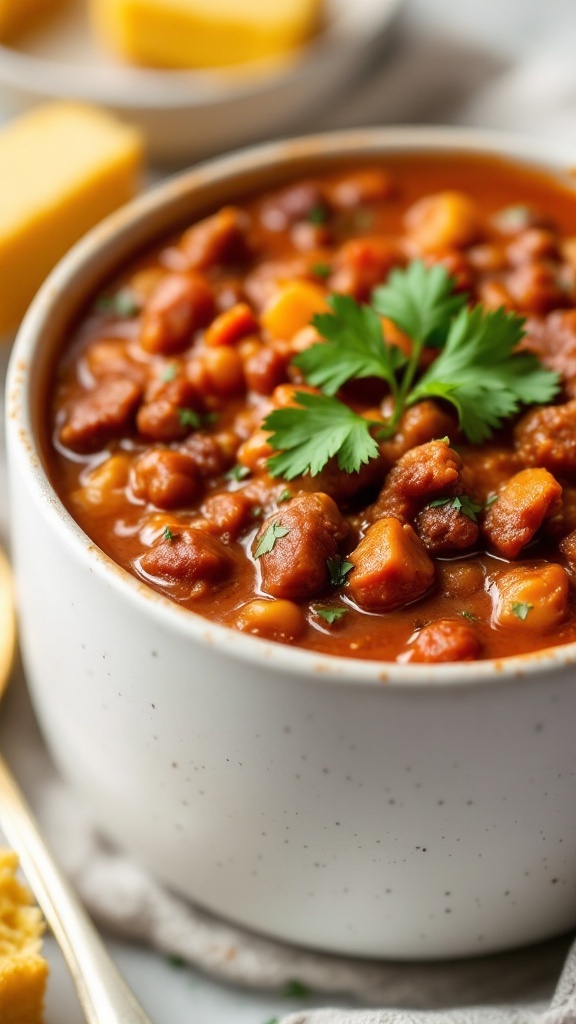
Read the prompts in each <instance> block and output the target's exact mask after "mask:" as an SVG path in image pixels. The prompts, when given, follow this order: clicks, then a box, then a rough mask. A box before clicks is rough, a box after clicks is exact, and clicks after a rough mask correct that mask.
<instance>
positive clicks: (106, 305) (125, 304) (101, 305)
mask: <svg viewBox="0 0 576 1024" xmlns="http://www.w3.org/2000/svg"><path fill="white" fill-rule="evenodd" d="M141 308H142V307H141V304H140V302H139V300H138V298H137V297H136V295H135V294H134V292H133V291H132V290H131V289H130V288H120V290H119V291H117V292H116V293H115V294H114V295H103V296H102V297H101V298H100V299H98V300H97V302H96V312H97V313H104V314H107V315H108V316H117V317H120V318H121V319H128V318H132V317H135V316H138V314H139V312H140V310H141Z"/></svg>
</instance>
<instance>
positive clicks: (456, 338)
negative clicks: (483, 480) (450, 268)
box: [407, 306, 560, 444]
mask: <svg viewBox="0 0 576 1024" xmlns="http://www.w3.org/2000/svg"><path fill="white" fill-rule="evenodd" d="M523 333H524V320H523V318H522V317H519V316H517V314H515V313H506V312H505V310H504V309H497V310H495V311H493V312H492V311H489V312H485V311H484V310H483V309H482V307H481V306H476V308H475V309H473V310H471V311H470V310H468V309H462V310H461V311H460V313H459V314H458V316H457V317H456V319H455V320H454V322H453V324H452V327H451V328H450V332H449V334H448V338H447V340H446V345H445V348H444V349H443V350H442V352H441V353H440V355H439V356H438V358H437V359H436V360H435V361H434V362H433V363H432V365H431V366H430V367H429V369H428V370H427V371H426V373H425V374H424V376H423V377H421V379H420V381H419V383H418V384H417V385H416V387H415V388H414V389H413V390H412V391H411V392H410V394H409V395H408V398H407V404H408V405H414V403H415V402H419V401H421V399H423V398H429V397H435V398H443V399H445V400H446V401H448V402H451V403H452V405H454V406H455V408H456V410H457V412H458V417H459V420H460V426H461V428H462V430H463V431H464V433H465V434H466V436H467V437H468V440H469V441H471V442H472V443H473V444H479V443H480V442H481V441H484V440H486V438H488V437H490V435H491V434H492V431H493V430H494V429H496V428H497V427H499V426H500V425H501V424H502V422H503V421H504V420H505V419H507V418H508V417H509V416H513V415H514V413H516V412H517V411H518V409H519V408H520V406H521V405H522V404H526V405H528V404H531V403H532V402H539V403H542V402H547V401H549V400H550V399H552V398H553V397H554V395H555V394H557V392H558V390H559V387H560V381H559V377H558V374H557V373H554V372H553V371H551V370H547V369H546V368H545V367H543V366H541V365H540V363H539V362H538V360H537V359H536V357H535V356H532V355H528V354H522V355H513V350H514V348H515V347H516V345H517V344H518V342H519V341H520V339H521V338H522V336H523Z"/></svg>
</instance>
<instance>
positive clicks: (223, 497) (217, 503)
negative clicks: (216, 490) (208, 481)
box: [202, 491, 253, 540]
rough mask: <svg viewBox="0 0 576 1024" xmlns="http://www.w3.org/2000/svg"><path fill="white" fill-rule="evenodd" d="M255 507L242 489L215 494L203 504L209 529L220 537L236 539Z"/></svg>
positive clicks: (203, 511)
mask: <svg viewBox="0 0 576 1024" xmlns="http://www.w3.org/2000/svg"><path fill="white" fill-rule="evenodd" d="M252 514H253V507H252V504H251V502H250V501H248V499H247V498H246V497H245V496H244V495H243V494H242V492H241V491H233V492H231V493H224V494H214V495H212V497H211V498H208V499H207V500H206V501H205V502H204V504H203V505H202V515H203V516H204V518H205V519H206V521H207V523H208V525H209V530H210V531H211V532H214V533H216V534H217V535H218V536H219V537H226V538H228V539H229V540H236V538H237V537H239V536H240V534H241V533H242V530H243V529H244V528H245V527H246V526H247V525H248V523H249V522H250V521H251V519H252Z"/></svg>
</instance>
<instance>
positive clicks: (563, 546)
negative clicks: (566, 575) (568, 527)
mask: <svg viewBox="0 0 576 1024" xmlns="http://www.w3.org/2000/svg"><path fill="white" fill-rule="evenodd" d="M559 548H560V551H561V554H562V555H564V558H565V559H566V568H567V569H568V571H569V572H570V575H571V577H575V575H576V529H573V530H572V532H571V534H569V535H568V536H567V537H565V538H564V539H563V540H562V541H561V542H560V544H559Z"/></svg>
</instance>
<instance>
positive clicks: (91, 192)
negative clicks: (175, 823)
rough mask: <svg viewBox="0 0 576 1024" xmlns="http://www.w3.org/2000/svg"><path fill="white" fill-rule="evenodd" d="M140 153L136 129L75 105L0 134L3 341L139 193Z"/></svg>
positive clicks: (44, 112) (41, 111)
mask: <svg viewBox="0 0 576 1024" xmlns="http://www.w3.org/2000/svg"><path fill="white" fill-rule="evenodd" d="M0 2H1V0H0ZM141 153H142V147H141V141H140V137H139V135H138V133H137V132H136V131H134V130H133V129H132V128H128V127H126V126H125V125H122V124H120V123H119V122H118V121H116V120H115V119H114V118H112V117H110V116H109V115H108V114H105V113H103V112H102V111H100V110H98V109H96V108H93V107H87V106H80V105H76V104H68V103H54V104H49V105H47V106H44V107H39V108H37V109H35V110H33V111H31V112H30V113H28V114H25V115H24V116H23V117H21V118H19V119H18V120H16V121H12V122H11V123H9V124H8V125H7V126H6V127H5V128H4V129H3V130H2V131H0V281H2V289H1V291H0V336H1V335H2V334H3V333H5V332H7V331H9V330H11V329H13V328H14V327H16V326H17V324H18V321H19V320H20V319H21V317H22V315H23V314H24V312H25V311H26V307H27V306H28V304H29V302H30V300H31V299H32V298H33V296H34V293H35V292H36V291H37V289H38V287H39V286H40V285H41V283H42V281H43V280H44V278H45V277H46V275H47V274H48V272H49V271H50V270H51V269H52V267H53V266H54V264H55V263H56V262H57V261H58V260H59V259H60V257H61V256H63V255H64V253H65V252H66V251H67V249H69V248H70V246H71V245H72V244H73V243H74V242H76V241H77V240H78V239H79V238H80V236H81V235H83V234H84V233H85V232H86V231H87V230H88V229H89V228H91V227H92V226H93V225H94V224H96V223H97V222H98V221H99V220H101V219H102V218H103V217H105V216H106V215H107V214H108V213H111V212H112V211H113V210H115V209H116V208H117V207H118V206H121V205H122V203H124V202H126V201H127V200H128V199H130V198H131V197H132V196H133V195H134V192H135V190H136V187H137V182H138V172H139V169H140V162H141Z"/></svg>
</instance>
